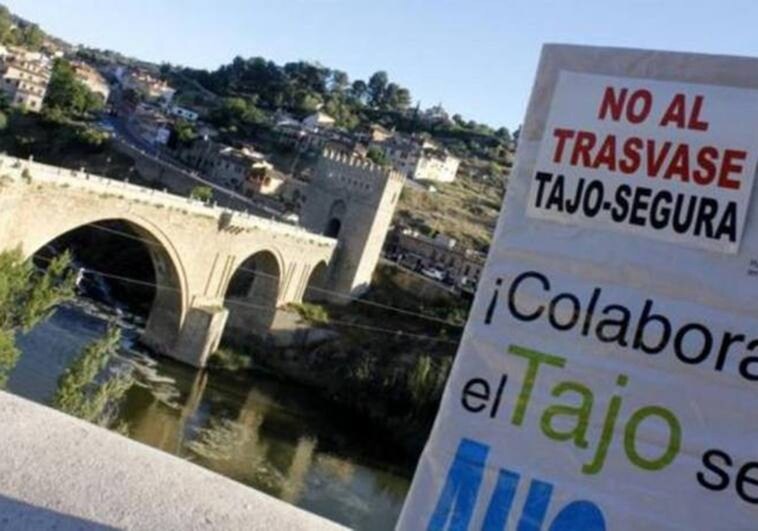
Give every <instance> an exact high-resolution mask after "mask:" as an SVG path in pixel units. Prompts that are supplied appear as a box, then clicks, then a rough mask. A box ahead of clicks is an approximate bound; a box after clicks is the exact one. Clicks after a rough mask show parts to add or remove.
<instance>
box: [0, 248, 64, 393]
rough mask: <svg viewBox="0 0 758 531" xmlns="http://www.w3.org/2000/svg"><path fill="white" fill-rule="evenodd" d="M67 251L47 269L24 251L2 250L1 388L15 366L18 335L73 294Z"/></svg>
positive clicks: (0, 292)
mask: <svg viewBox="0 0 758 531" xmlns="http://www.w3.org/2000/svg"><path fill="white" fill-rule="evenodd" d="M69 263H70V258H69V255H68V254H64V255H61V256H60V257H58V258H55V259H53V260H52V261H51V262H50V263H49V265H48V266H47V269H46V270H45V271H44V272H41V271H38V270H37V269H36V268H35V267H34V265H33V264H32V263H31V262H30V261H28V260H24V259H23V256H22V255H21V251H19V250H15V251H5V252H3V253H0V389H2V388H4V387H5V384H6V382H7V380H8V376H9V375H10V372H11V371H12V370H13V368H14V367H15V366H16V363H17V361H18V357H19V351H18V349H17V348H16V343H15V334H16V332H17V331H19V330H23V331H27V330H30V329H31V328H32V327H33V326H34V325H35V324H37V323H38V322H40V321H41V320H43V319H45V318H47V317H48V316H49V315H50V313H51V312H52V311H53V308H54V307H55V306H56V305H57V304H58V303H60V302H63V301H65V300H68V299H70V298H71V297H73V294H74V278H73V275H72V274H71V272H70V270H69V267H68V266H69Z"/></svg>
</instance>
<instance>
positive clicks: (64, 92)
mask: <svg viewBox="0 0 758 531" xmlns="http://www.w3.org/2000/svg"><path fill="white" fill-rule="evenodd" d="M45 106H46V107H47V108H48V109H56V110H57V111H60V112H62V113H64V114H65V115H82V114H87V113H90V112H94V111H98V110H100V109H102V107H103V99H102V97H101V96H100V95H99V94H96V93H94V92H92V91H91V90H90V89H89V88H87V85H85V84H84V83H82V82H81V81H80V80H79V79H77V77H76V72H75V71H74V67H73V66H71V63H69V62H68V61H66V60H64V59H56V61H55V64H54V65H53V73H52V75H51V76H50V83H49V84H48V87H47V95H46V96H45Z"/></svg>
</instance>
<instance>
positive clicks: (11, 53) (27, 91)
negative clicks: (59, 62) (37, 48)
mask: <svg viewBox="0 0 758 531" xmlns="http://www.w3.org/2000/svg"><path fill="white" fill-rule="evenodd" d="M51 75H52V69H51V61H50V58H49V57H47V56H45V55H43V54H40V53H39V52H30V51H29V50H25V49H23V48H4V47H2V48H1V49H0V79H1V80H2V81H0V90H2V91H3V93H4V94H5V95H6V97H7V98H8V101H9V102H10V104H11V105H14V106H16V107H22V108H24V109H27V110H29V111H34V112H39V111H40V110H41V109H42V103H43V102H44V100H45V94H46V93H47V85H48V83H49V82H50V76H51Z"/></svg>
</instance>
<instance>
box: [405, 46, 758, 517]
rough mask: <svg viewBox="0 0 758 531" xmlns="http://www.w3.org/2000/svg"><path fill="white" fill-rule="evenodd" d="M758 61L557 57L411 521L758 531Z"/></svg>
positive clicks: (531, 124)
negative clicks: (757, 193)
mask: <svg viewBox="0 0 758 531" xmlns="http://www.w3.org/2000/svg"><path fill="white" fill-rule="evenodd" d="M757 155H758V60H756V59H750V58H737V57H723V56H712V55H700V54H685V53H674V52H655V51H642V50H626V49H611V48H594V47H581V46H568V45H547V46H545V48H544V49H543V53H542V58H541V60H540V65H539V68H538V72H537V77H536V81H535V84H534V88H533V91H532V96H531V100H530V103H529V108H528V111H527V116H526V119H525V122H524V124H523V128H522V132H521V136H520V138H519V146H518V153H517V162H516V166H515V167H514V169H513V172H512V176H511V179H510V182H509V186H508V191H507V197H506V200H505V204H504V208H503V212H502V213H501V216H500V220H499V222H498V227H497V230H496V233H495V236H494V240H493V244H492V247H491V250H490V253H489V257H488V259H487V265H486V268H485V271H484V274H483V277H482V279H481V282H480V284H479V288H478V292H477V295H476V298H475V301H474V303H473V306H472V309H471V314H470V316H469V321H468V323H467V326H466V330H465V332H464V335H463V339H462V341H461V345H460V348H459V351H458V355H457V357H456V361H455V364H454V367H453V371H452V374H451V376H450V378H449V381H448V385H447V388H446V391H445V394H444V397H443V400H442V404H441V407H440V411H439V414H438V417H437V420H436V422H435V426H434V428H433V430H432V434H431V436H430V439H429V441H428V443H427V446H426V448H425V450H424V453H423V455H422V458H421V460H420V463H419V465H418V468H417V471H416V475H415V477H414V480H413V485H412V488H411V491H410V493H409V495H408V498H407V500H406V504H405V507H404V509H403V512H402V515H401V517H400V521H399V523H398V529H401V530H409V531H410V530H419V529H428V530H443V529H452V530H463V529H486V530H497V529H514V530H515V529H517V530H519V531H527V530H538V529H545V530H551V531H567V530H576V531H579V530H582V531H592V530H605V529H613V530H631V529H703V530H713V529H730V530H735V529H756V528H758V408H757V407H756V406H755V403H756V401H757V400H758V303H757V301H758V215H757V213H756V207H755V206H754V202H753V201H751V193H752V188H753V183H754V180H755V172H756V161H757V159H756V157H757Z"/></svg>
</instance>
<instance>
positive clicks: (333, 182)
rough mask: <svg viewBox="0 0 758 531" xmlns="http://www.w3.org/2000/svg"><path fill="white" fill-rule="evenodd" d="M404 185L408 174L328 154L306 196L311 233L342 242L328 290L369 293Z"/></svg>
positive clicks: (305, 215) (305, 219)
mask: <svg viewBox="0 0 758 531" xmlns="http://www.w3.org/2000/svg"><path fill="white" fill-rule="evenodd" d="M404 182H405V177H404V176H403V175H402V174H400V173H398V172H396V171H392V170H389V169H386V168H383V167H381V166H379V165H376V164H374V163H372V162H369V161H365V160H362V159H358V158H356V157H350V156H347V155H343V154H339V153H335V152H332V151H329V150H326V151H324V152H323V154H322V155H321V157H320V159H319V160H318V162H317V164H316V167H315V171H314V173H313V176H312V178H311V182H310V184H309V185H308V188H307V189H306V192H305V195H306V198H305V203H304V205H303V208H302V212H301V219H302V223H303V225H304V226H305V227H306V228H308V229H309V230H311V231H313V232H315V233H317V234H322V235H324V236H328V237H332V238H336V239H337V241H338V244H337V250H336V253H335V256H334V258H333V264H332V265H331V266H330V268H329V277H328V278H327V279H326V287H327V288H328V289H330V290H333V291H336V292H338V293H340V294H344V295H360V294H361V293H363V292H364V291H366V290H367V289H368V287H369V285H370V284H371V277H372V276H373V274H374V269H375V268H376V265H377V263H378V262H379V256H380V253H381V250H382V246H383V245H384V240H385V238H386V236H387V230H388V229H389V226H390V223H391V222H392V217H393V215H394V213H395V207H396V205H397V202H398V200H399V199H400V192H401V191H402V189H403V184H404ZM307 295H309V297H310V298H316V295H318V294H316V293H313V294H307ZM332 299H333V300H334V302H345V300H344V299H343V300H342V301H340V300H339V299H341V298H340V297H336V298H335V297H332Z"/></svg>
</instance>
